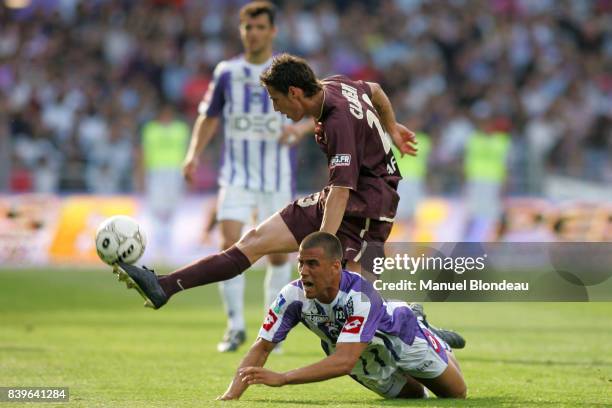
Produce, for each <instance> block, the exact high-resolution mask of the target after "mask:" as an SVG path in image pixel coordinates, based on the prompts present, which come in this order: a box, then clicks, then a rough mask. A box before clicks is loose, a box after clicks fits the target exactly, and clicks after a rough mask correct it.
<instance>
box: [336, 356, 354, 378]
mask: <svg viewBox="0 0 612 408" xmlns="http://www.w3.org/2000/svg"><path fill="white" fill-rule="evenodd" d="M356 363H357V360H355V359H353V358H342V359H339V361H338V364H337V367H338V371H339V374H340V375H349V374H350V373H351V372H352V371H353V368H355V364H356Z"/></svg>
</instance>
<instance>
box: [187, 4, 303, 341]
mask: <svg viewBox="0 0 612 408" xmlns="http://www.w3.org/2000/svg"><path fill="white" fill-rule="evenodd" d="M274 19H275V8H274V5H272V3H269V2H267V1H255V2H251V3H248V4H246V5H245V6H243V7H242V8H241V9H240V38H241V40H242V44H243V46H244V54H242V55H240V56H238V57H236V58H233V59H230V60H227V61H222V62H220V63H219V64H218V65H217V67H216V68H215V71H214V75H213V80H212V82H211V84H210V86H209V88H208V91H207V92H206V95H205V96H204V99H203V100H202V102H201V103H200V106H199V107H198V113H199V116H198V118H197V120H196V122H195V125H194V128H193V132H192V133H193V134H192V138H191V144H190V147H189V150H188V152H187V154H186V157H185V164H184V167H183V173H184V175H185V177H186V178H187V179H188V180H190V179H192V178H193V176H194V173H195V170H196V168H197V165H198V157H199V155H200V153H201V152H202V151H203V150H204V149H205V147H206V146H207V145H208V143H209V141H210V140H211V138H212V136H213V135H214V134H215V132H216V131H217V128H218V127H219V123H220V121H221V119H222V120H223V127H224V137H225V140H224V155H223V165H222V168H221V173H220V175H219V186H220V190H219V196H218V201H217V211H216V212H217V220H218V221H219V229H220V232H221V241H222V242H221V249H222V250H225V249H228V248H230V247H231V246H232V245H234V244H235V243H236V242H237V241H238V240H239V239H240V236H241V235H242V230H243V228H244V225H248V224H249V223H250V222H251V220H252V219H253V214H254V213H256V214H257V218H258V222H262V221H264V220H265V219H266V218H268V217H269V216H271V215H272V214H274V213H275V212H276V211H277V210H279V209H281V208H282V207H283V206H284V205H285V204H286V203H288V202H289V201H291V200H292V199H293V191H292V190H293V186H294V184H295V174H294V173H295V168H294V167H295V166H294V165H292V159H291V154H292V149H294V147H291V146H289V144H288V143H284V142H285V141H286V140H287V137H288V135H290V134H295V136H301V135H303V133H304V132H305V131H307V130H309V129H310V130H312V128H313V127H314V126H311V125H310V124H308V126H305V123H302V124H295V125H294V124H290V123H288V121H287V119H286V118H283V117H282V115H281V114H280V113H278V112H275V111H274V109H273V108H272V102H271V101H270V97H269V96H268V93H267V92H266V90H265V88H263V87H262V86H261V84H260V82H259V76H260V75H261V74H262V72H263V71H264V70H265V69H266V68H267V67H268V66H269V65H270V63H271V62H272V43H273V41H274V38H275V35H276V26H275V24H274ZM268 261H269V262H268V267H267V271H266V278H265V284H264V291H265V296H264V298H265V302H266V304H269V303H270V302H271V301H272V300H273V299H274V296H276V293H278V291H279V290H280V288H282V287H283V286H284V285H285V284H287V282H289V281H290V280H291V264H290V263H289V262H288V258H287V255H286V254H270V256H269V257H268ZM244 286H245V279H244V275H238V276H236V277H235V278H233V279H230V280H227V281H224V282H220V291H221V296H222V298H223V302H224V304H225V309H226V313H227V316H228V328H227V331H226V333H225V335H224V337H223V341H222V342H220V343H219V344H218V346H217V349H218V350H219V351H221V352H228V351H235V350H236V349H237V348H238V346H240V344H242V343H243V342H244V340H245V337H246V335H245V321H244Z"/></svg>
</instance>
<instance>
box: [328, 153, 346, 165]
mask: <svg viewBox="0 0 612 408" xmlns="http://www.w3.org/2000/svg"><path fill="white" fill-rule="evenodd" d="M350 165H351V155H350V154H336V155H334V156H332V158H331V160H330V161H329V168H330V169H333V168H334V167H340V166H350Z"/></svg>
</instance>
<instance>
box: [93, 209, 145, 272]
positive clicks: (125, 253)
mask: <svg viewBox="0 0 612 408" xmlns="http://www.w3.org/2000/svg"><path fill="white" fill-rule="evenodd" d="M146 246H147V237H146V236H145V234H144V232H143V231H142V229H140V226H139V225H138V222H136V220H135V219H133V218H131V217H128V216H125V215H116V216H114V217H110V218H108V219H107V220H105V221H104V222H102V224H100V226H99V227H98V230H97V231H96V251H97V252H98V256H99V257H100V259H102V260H103V261H104V262H106V263H107V264H109V265H113V264H115V263H117V262H119V261H121V262H125V263H128V264H133V263H134V262H136V261H137V260H138V259H140V257H141V256H142V254H143V253H144V250H145V247H146Z"/></svg>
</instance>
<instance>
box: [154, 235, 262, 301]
mask: <svg viewBox="0 0 612 408" xmlns="http://www.w3.org/2000/svg"><path fill="white" fill-rule="evenodd" d="M250 266H251V261H249V258H247V257H246V255H245V254H244V253H243V252H242V251H241V250H240V249H238V248H237V247H236V246H235V245H233V246H232V247H230V248H229V249H227V250H225V251H223V252H219V253H217V254H214V255H210V256H207V257H206V258H203V259H200V260H199V261H196V262H194V263H192V264H191V265H188V266H185V267H183V268H181V269H179V270H177V271H175V272H173V273H171V274H170V275H164V276H160V277H159V284H160V285H161V287H162V289H163V290H164V292H166V295H168V297H171V296H172V295H174V294H175V293H176V292H179V291H181V290H185V289H189V288H194V287H196V286H202V285H207V284H209V283H213V282H219V281H224V280H228V279H231V278H233V277H235V276H238V275H240V274H241V273H242V272H244V271H245V270H247V269H248V268H249V267H250Z"/></svg>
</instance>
